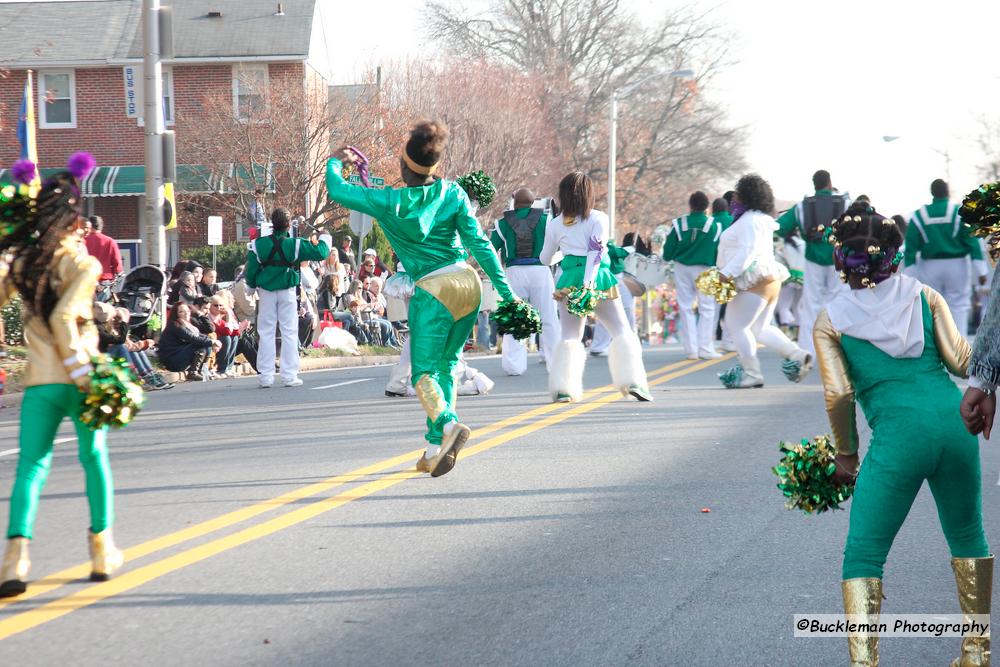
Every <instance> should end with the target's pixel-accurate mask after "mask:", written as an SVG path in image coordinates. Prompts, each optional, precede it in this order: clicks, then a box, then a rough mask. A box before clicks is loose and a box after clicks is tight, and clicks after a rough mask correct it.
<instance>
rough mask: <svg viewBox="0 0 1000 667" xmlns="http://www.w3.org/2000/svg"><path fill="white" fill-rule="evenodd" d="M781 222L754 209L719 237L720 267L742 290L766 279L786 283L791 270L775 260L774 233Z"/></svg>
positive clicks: (718, 260) (717, 263)
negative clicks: (784, 281)
mask: <svg viewBox="0 0 1000 667" xmlns="http://www.w3.org/2000/svg"><path fill="white" fill-rule="evenodd" d="M777 229H778V223H777V222H775V221H774V218H772V217H771V216H769V215H768V214H766V213H761V212H760V211H754V210H750V211H747V212H746V213H744V214H743V215H741V216H740V217H739V219H738V220H737V221H736V222H734V223H733V224H732V225H730V227H729V229H727V230H726V231H724V232H722V236H721V237H719V254H718V259H717V260H716V266H718V268H719V272H720V273H722V274H723V275H726V276H729V277H730V278H732V279H733V280H734V281H735V282H736V286H737V287H738V288H739V289H748V288H750V287H753V286H754V285H755V284H757V283H758V282H760V281H761V280H762V279H773V280H786V279H787V278H788V275H789V274H788V269H786V268H785V267H783V266H782V265H781V264H779V263H778V261H777V260H776V259H775V258H774V240H773V239H774V232H775V231H777Z"/></svg>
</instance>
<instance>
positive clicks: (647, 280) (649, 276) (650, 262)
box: [625, 253, 672, 288]
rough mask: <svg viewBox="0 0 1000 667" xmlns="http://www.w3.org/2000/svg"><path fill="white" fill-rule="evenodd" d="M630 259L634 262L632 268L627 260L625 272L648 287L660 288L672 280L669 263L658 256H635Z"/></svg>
mask: <svg viewBox="0 0 1000 667" xmlns="http://www.w3.org/2000/svg"><path fill="white" fill-rule="evenodd" d="M628 259H630V260H633V261H632V268H631V269H630V267H629V262H628V261H627V260H626V263H625V270H626V271H628V272H629V273H631V274H632V275H633V276H634V277H635V278H636V280H638V281H639V282H640V283H642V284H643V285H645V286H646V287H650V288H653V287H658V286H659V285H662V284H663V283H665V282H667V281H668V280H669V279H670V276H671V274H672V271H671V266H670V263H669V262H664V261H663V260H662V259H661V258H660V257H658V256H656V255H649V256H647V255H640V254H638V253H637V254H634V255H632V256H630V257H629V258H628Z"/></svg>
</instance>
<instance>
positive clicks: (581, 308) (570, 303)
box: [566, 287, 604, 318]
mask: <svg viewBox="0 0 1000 667" xmlns="http://www.w3.org/2000/svg"><path fill="white" fill-rule="evenodd" d="M603 298H604V294H603V293H602V292H599V291H597V290H595V289H593V288H591V287H574V288H573V289H571V290H570V291H569V294H567V295H566V310H568V311H569V313H570V314H571V315H576V316H577V317H580V318H583V317H590V316H591V315H593V314H594V311H595V310H596V309H597V304H598V303H600V302H601V299H603Z"/></svg>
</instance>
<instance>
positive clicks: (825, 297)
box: [777, 190, 851, 354]
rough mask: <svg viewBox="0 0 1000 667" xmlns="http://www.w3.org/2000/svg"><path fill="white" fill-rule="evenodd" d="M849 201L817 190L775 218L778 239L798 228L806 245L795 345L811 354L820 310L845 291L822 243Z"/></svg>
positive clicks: (830, 249) (830, 252)
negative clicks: (813, 334)
mask: <svg viewBox="0 0 1000 667" xmlns="http://www.w3.org/2000/svg"><path fill="white" fill-rule="evenodd" d="M850 201H851V198H850V196H849V195H847V194H846V193H843V194H841V193H838V192H834V191H833V190H817V191H816V194H815V195H812V196H810V197H806V198H805V199H803V200H802V201H800V202H799V203H798V204H796V205H795V206H794V207H793V208H790V209H788V210H787V211H785V213H784V214H782V215H781V217H779V218H778V232H777V233H778V235H779V236H781V237H787V236H788V235H789V234H791V233H792V231H793V230H795V228H796V227H797V228H798V229H799V230H800V231H801V236H802V239H803V240H804V241H805V242H806V265H805V272H804V276H803V282H802V296H801V297H800V298H799V304H798V313H797V318H796V319H797V320H798V324H799V338H798V344H799V345H800V346H801V347H802V348H803V349H804V350H806V351H807V352H809V353H810V354H812V353H813V352H815V350H814V349H813V339H812V330H813V324H814V323H815V322H816V317H817V316H818V315H819V312H820V310H822V308H823V306H824V305H825V304H827V303H829V302H830V301H831V300H832V299H833V298H834V297H835V296H836V295H837V294H838V293H839V292H841V291H842V290H844V289H846V288H845V286H844V283H843V281H841V280H840V276H839V275H838V274H837V270H836V269H835V268H834V266H833V246H832V245H830V244H829V243H827V242H826V241H825V240H824V239H823V233H824V231H825V230H826V228H827V227H829V226H830V224H831V223H832V222H833V221H834V220H835V219H836V218H838V217H839V216H840V215H841V214H842V213H843V212H844V211H846V210H847V207H848V205H849V204H850Z"/></svg>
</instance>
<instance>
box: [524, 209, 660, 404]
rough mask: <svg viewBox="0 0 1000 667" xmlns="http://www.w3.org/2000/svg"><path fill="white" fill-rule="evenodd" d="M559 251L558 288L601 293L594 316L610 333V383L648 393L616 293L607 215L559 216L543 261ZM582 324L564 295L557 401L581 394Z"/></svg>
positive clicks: (552, 383) (552, 388)
mask: <svg viewBox="0 0 1000 667" xmlns="http://www.w3.org/2000/svg"><path fill="white" fill-rule="evenodd" d="M560 253H561V254H562V256H563V259H562V261H561V262H560V267H561V268H562V274H561V275H560V276H559V279H558V280H557V281H556V289H557V290H560V291H566V292H568V291H569V290H570V289H572V288H575V287H586V288H591V289H594V290H597V291H598V292H601V293H602V294H603V297H604V298H602V299H601V300H600V301H599V302H598V304H597V307H596V309H595V311H594V315H595V316H596V317H597V320H598V321H599V322H601V323H602V324H603V325H604V326H605V327H607V329H608V331H609V332H610V333H611V347H610V349H609V350H608V366H609V367H610V370H611V381H612V383H613V384H614V386H615V387H617V388H618V389H619V390H620V391H621V392H622V393H623V394H625V395H632V396H635V397H636V398H639V395H645V394H648V388H647V387H648V384H647V381H646V369H645V367H644V366H643V364H642V347H641V346H640V344H639V338H638V336H636V335H635V332H634V331H633V330H632V328H631V326H629V323H628V318H626V317H625V310H624V309H623V308H622V302H621V299H620V298H619V296H618V280H617V279H616V278H615V276H614V274H613V273H612V272H611V257H610V253H609V252H608V216H607V215H606V214H605V213H603V212H602V211H591V212H590V215H588V216H587V217H586V218H583V219H576V220H574V219H567V218H566V217H565V216H563V215H560V216H558V217H557V218H556V219H555V220H553V221H552V222H551V223H550V224H549V226H548V229H546V230H545V246H544V247H543V248H542V254H541V260H542V262H544V263H546V264H551V263H553V262H554V261H555V260H556V259H558V257H559V254H560ZM557 293H560V294H561V292H557ZM584 325H585V321H584V320H583V319H582V318H580V317H577V316H576V315H574V314H573V313H570V312H569V310H568V309H567V307H566V298H565V296H562V295H561V301H560V305H559V327H560V330H561V338H560V341H559V344H558V345H557V346H556V353H555V355H554V357H553V359H552V361H551V363H550V364H549V393H550V394H551V396H552V399H553V400H556V401H565V400H569V401H574V400H580V398H581V397H582V396H583V368H584V364H585V363H586V360H587V352H586V350H585V349H584V347H583V343H582V342H581V338H582V336H583V328H584Z"/></svg>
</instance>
